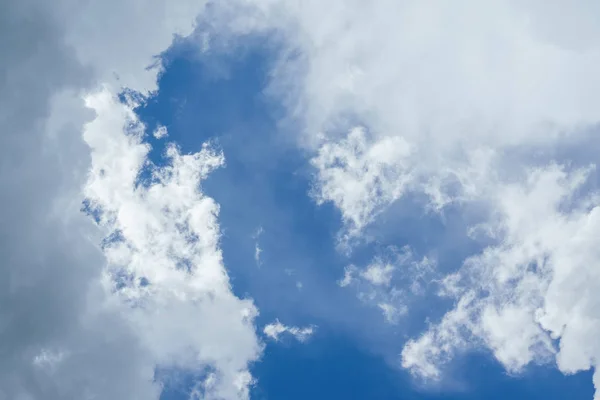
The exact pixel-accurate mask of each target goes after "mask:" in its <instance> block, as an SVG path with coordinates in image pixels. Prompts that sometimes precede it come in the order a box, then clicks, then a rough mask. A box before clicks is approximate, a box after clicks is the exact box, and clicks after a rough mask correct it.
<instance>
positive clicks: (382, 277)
mask: <svg viewBox="0 0 600 400" xmlns="http://www.w3.org/2000/svg"><path fill="white" fill-rule="evenodd" d="M434 270H435V262H433V261H432V260H430V259H429V258H427V257H423V258H422V259H420V260H419V259H417V258H416V257H415V255H414V254H413V251H412V250H411V249H410V248H409V247H404V248H402V249H396V248H395V247H391V248H389V249H386V251H383V252H381V254H380V255H377V256H375V257H374V258H373V259H372V260H371V262H370V263H368V264H367V265H366V266H365V267H362V268H361V267H358V266H356V265H354V264H351V265H349V266H347V267H346V268H344V276H343V277H342V278H341V279H340V280H339V281H338V285H339V286H340V287H348V288H352V289H353V290H355V291H356V294H357V297H358V298H359V299H360V300H361V301H362V302H364V303H365V304H369V305H371V306H376V307H377V308H378V309H379V310H380V311H381V312H382V314H383V317H384V318H385V320H386V322H388V323H391V324H396V323H398V322H399V319H400V318H401V317H402V316H405V315H406V314H407V313H408V309H409V306H410V305H411V303H412V302H414V301H415V299H416V298H418V297H421V296H423V295H424V294H426V292H427V290H426V288H425V287H426V286H427V285H428V283H429V282H431V281H432V280H433V279H434V278H435V277H436V275H435V271H434Z"/></svg>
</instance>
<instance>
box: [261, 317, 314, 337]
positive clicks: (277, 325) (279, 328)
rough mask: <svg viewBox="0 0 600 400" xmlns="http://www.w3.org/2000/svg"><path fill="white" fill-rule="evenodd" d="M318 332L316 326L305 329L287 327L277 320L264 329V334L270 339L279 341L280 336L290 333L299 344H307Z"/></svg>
mask: <svg viewBox="0 0 600 400" xmlns="http://www.w3.org/2000/svg"><path fill="white" fill-rule="evenodd" d="M315 330H316V326H313V325H311V326H307V327H304V328H299V327H297V326H287V325H284V324H282V323H281V322H279V320H275V322H272V323H270V324H268V325H266V326H265V327H264V329H263V333H264V334H265V335H266V336H267V337H268V338H270V339H272V340H275V341H279V336H281V335H282V334H284V333H288V334H290V335H292V336H293V337H294V338H296V340H298V341H299V342H302V343H304V342H306V341H307V340H308V339H309V338H310V337H311V336H312V335H313V334H314V333H315Z"/></svg>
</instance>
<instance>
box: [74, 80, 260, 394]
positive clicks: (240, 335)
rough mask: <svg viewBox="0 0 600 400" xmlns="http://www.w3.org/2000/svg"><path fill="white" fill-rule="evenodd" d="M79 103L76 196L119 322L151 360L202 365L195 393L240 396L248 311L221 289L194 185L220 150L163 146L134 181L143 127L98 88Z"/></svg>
mask: <svg viewBox="0 0 600 400" xmlns="http://www.w3.org/2000/svg"><path fill="white" fill-rule="evenodd" d="M87 104H88V107H90V108H92V109H93V110H95V111H96V113H97V117H96V119H95V120H94V121H93V122H91V123H89V124H87V125H86V127H85V130H84V140H85V141H86V143H87V144H88V145H89V146H90V148H91V155H92V167H91V172H90V177H89V179H88V182H87V185H86V187H85V191H84V193H85V195H86V200H87V202H88V207H89V209H90V211H92V212H94V214H95V215H96V216H97V219H98V220H99V224H100V226H101V227H103V228H105V229H106V232H107V241H106V242H105V244H104V253H105V254H106V257H107V260H108V267H107V273H108V275H109V279H110V282H109V284H110V285H111V287H112V289H113V290H114V291H116V294H117V295H118V296H119V298H120V300H121V301H122V302H123V303H124V304H125V305H129V306H130V307H132V309H131V310H128V311H127V313H128V320H129V323H130V324H131V325H132V326H133V328H134V331H136V332H137V334H138V337H139V339H140V341H141V342H142V343H144V344H145V345H146V349H147V351H149V352H150V353H151V354H152V357H153V359H154V362H155V364H156V365H161V366H174V367H178V368H182V367H183V368H188V369H202V368H211V370H212V371H213V372H211V374H210V380H211V383H210V385H209V387H210V390H208V388H205V391H204V394H203V396H204V397H203V398H219V399H221V398H224V399H234V398H247V397H248V392H247V391H248V387H247V386H248V384H249V383H250V382H251V379H250V373H249V371H248V363H249V362H250V361H253V360H255V359H256V358H257V357H258V354H259V353H260V346H259V344H258V341H257V338H256V335H255V332H254V326H253V318H254V316H256V315H257V310H256V308H255V307H254V305H253V304H252V302H251V301H249V300H240V299H238V298H237V297H236V296H234V295H233V293H232V292H231V286H230V284H229V278H228V276H227V272H226V271H225V268H224V266H223V259H222V255H221V251H220V249H219V236H220V233H219V226H218V222H217V216H218V211H219V207H218V205H217V204H216V203H215V202H214V200H213V199H211V198H209V197H206V196H204V195H203V194H202V192H201V191H200V185H201V181H202V179H204V178H206V176H207V175H208V174H209V173H210V172H211V171H212V170H213V169H215V168H217V167H219V166H221V165H222V164H223V162H224V158H223V155H222V154H220V153H219V152H217V151H215V150H213V149H211V148H210V146H209V145H208V144H206V145H204V146H203V148H202V150H200V151H199V152H197V153H194V154H188V155H182V154H180V153H179V151H178V150H177V148H176V147H175V145H173V144H171V145H169V146H168V147H167V149H166V154H165V156H166V157H167V159H168V165H167V166H163V167H160V168H156V167H154V168H152V166H150V167H149V168H151V175H152V176H151V178H150V179H149V182H139V179H138V178H139V176H140V173H141V172H142V168H143V167H144V166H145V165H147V156H148V152H149V150H150V149H149V146H148V145H147V144H145V143H143V142H142V138H143V135H144V132H145V127H144V125H143V124H141V123H140V122H139V121H138V120H137V119H136V117H135V114H133V112H132V111H131V106H128V105H124V104H121V103H120V102H118V101H117V99H116V98H115V97H114V96H113V95H112V94H111V93H110V91H108V90H103V91H101V92H99V93H97V94H94V95H90V96H89V97H87ZM207 321H210V324H209V325H207ZM240 377H245V378H243V379H242V381H244V382H245V384H244V385H242V386H240V385H239V384H238V381H239V380H240Z"/></svg>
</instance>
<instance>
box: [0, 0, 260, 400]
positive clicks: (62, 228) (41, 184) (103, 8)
mask: <svg viewBox="0 0 600 400" xmlns="http://www.w3.org/2000/svg"><path fill="white" fill-rule="evenodd" d="M1 3H2V13H0V49H2V54H3V62H2V63H1V65H0V73H1V74H2V76H3V77H4V78H3V79H2V81H1V82H0V128H1V130H2V133H1V134H0V144H1V146H0V152H1V153H2V154H1V157H0V159H1V160H2V161H1V163H0V184H1V186H2V187H3V190H2V193H1V194H0V201H1V204H2V207H1V211H0V220H1V221H2V227H3V229H2V231H1V233H0V237H1V238H2V239H1V240H0V247H1V249H2V251H1V254H2V259H1V261H0V265H2V267H1V268H0V275H2V279H1V281H2V285H3V289H2V290H1V293H2V295H1V296H0V321H1V324H2V326H3V327H4V328H3V329H2V333H0V338H1V339H2V341H1V344H0V348H1V351H2V354H3V358H2V362H0V370H1V371H2V373H1V374H0V398H7V399H81V398H87V397H94V398H99V399H158V398H159V396H160V391H161V388H160V382H156V381H155V380H154V377H155V376H154V371H155V367H156V366H157V364H161V365H164V366H167V367H168V366H172V365H173V366H182V367H184V368H205V369H206V370H207V373H208V375H207V378H206V379H207V380H209V377H210V378H211V379H210V385H208V384H207V385H206V388H205V389H203V390H202V396H203V398H214V397H215V396H217V397H219V398H231V399H238V398H245V397H247V389H248V384H249V383H250V382H251V377H250V375H249V374H248V372H247V363H248V362H250V361H251V360H253V359H255V358H256V357H257V355H258V353H259V351H260V346H259V344H258V341H257V338H256V335H255V333H254V328H253V325H252V319H253V316H254V315H255V314H256V309H255V308H254V306H253V305H252V303H251V302H250V301H248V300H241V299H238V298H236V297H235V296H234V295H233V294H232V293H231V290H230V287H229V283H228V279H227V275H226V273H225V270H224V267H223V265H222V261H221V255H220V250H219V248H218V223H217V220H216V218H217V214H218V207H217V205H216V204H215V203H214V201H212V200H211V199H209V198H206V197H205V196H203V195H202V194H201V192H200V191H199V186H198V185H199V181H200V180H201V178H202V177H203V176H204V174H205V173H207V171H209V170H211V169H212V168H214V167H216V166H217V165H218V164H219V163H220V162H221V161H222V156H221V155H219V154H218V153H215V152H213V151H212V150H210V149H209V148H205V149H203V150H201V151H200V152H199V153H198V154H195V155H181V154H179V153H178V152H177V150H176V149H175V148H170V150H169V153H168V155H167V156H168V157H169V160H170V161H171V162H170V164H169V165H168V166H167V167H166V168H164V169H162V170H156V171H153V172H154V178H155V181H154V183H153V184H152V185H150V186H149V187H144V186H140V187H138V184H139V182H138V181H137V180H136V177H137V175H138V174H139V173H140V169H141V168H142V167H143V166H144V165H145V162H146V161H145V159H144V157H145V154H146V152H147V150H148V149H147V147H146V146H145V145H143V144H142V143H141V142H139V132H140V129H141V128H140V127H139V126H138V125H136V124H135V118H134V116H133V115H132V113H131V109H130V108H129V107H127V106H125V105H122V104H120V103H118V102H116V101H115V97H114V96H115V95H116V94H117V93H118V92H119V91H120V90H121V88H122V87H128V88H130V89H132V90H137V91H140V92H141V93H148V92H150V91H152V90H155V89H156V73H157V69H156V68H155V69H147V68H146V67H148V66H150V65H152V64H154V63H156V60H157V59H156V58H153V57H155V56H156V55H157V54H159V53H160V52H161V51H163V50H165V49H166V48H167V47H168V46H169V44H170V43H171V41H172V37H173V34H174V33H181V34H186V33H188V32H190V30H191V29H192V27H193V24H194V19H195V16H196V15H197V14H198V13H199V12H200V11H201V10H202V7H203V3H202V2H196V1H181V2H177V3H173V2H168V1H154V2H152V4H151V5H150V4H148V3H147V2H141V1H135V0H130V1H118V2H111V1H109V2H92V3H82V2H79V1H74V0H73V1H71V0H60V1H56V2H52V3H48V2H43V1H35V0H27V1H10V0H8V1H6V0H5V1H2V2H1ZM103 83H104V84H106V86H105V89H104V90H100V85H101V84H103ZM84 99H85V101H84ZM88 107H90V108H91V109H90V108H88ZM130 122H131V123H133V126H130V127H128V126H127V124H128V123H130ZM130 129H132V130H133V131H130ZM84 130H85V141H84V140H82V133H83V132H84ZM88 146H91V148H92V152H93V156H90V147H88ZM90 168H91V175H90V176H89V178H90V181H89V183H88V184H87V185H86V191H87V195H88V198H89V201H90V203H89V205H90V206H92V208H94V210H95V212H99V216H100V217H101V218H100V227H98V226H95V225H94V224H93V223H92V222H93V221H92V220H91V219H90V218H88V217H87V216H85V215H84V214H83V213H82V212H81V211H80V209H81V201H82V200H83V198H84V194H83V193H82V187H83V186H84V185H85V184H86V181H87V179H88V171H89V170H90ZM136 188H137V189H136ZM157 196H161V199H157ZM175 197H177V199H175ZM181 207H186V209H185V212H183V211H182V210H181ZM140 217H141V218H142V223H139V222H140V220H137V218H140ZM168 217H172V218H173V219H172V220H171V221H169V223H166V222H165V220H166V218H168ZM138 223H139V224H138ZM107 234H110V236H109V237H107V238H106V239H105V240H104V241H103V240H102V238H103V237H104V236H105V235H107ZM101 242H104V245H103V246H101V245H100V244H101ZM151 245H152V246H154V245H158V246H161V247H160V248H154V247H153V248H152V249H149V248H148V246H151ZM175 260H177V262H179V264H177V265H176V261H175ZM111 291H112V292H111ZM206 320H210V321H211V323H210V329H209V328H208V325H207V324H206ZM230 324H231V325H230ZM234 338H235V339H234ZM238 339H239V340H238ZM229 340H232V341H231V342H229ZM190 348H191V349H192V351H191V352H190V351H189V350H190ZM223 351H224V352H223Z"/></svg>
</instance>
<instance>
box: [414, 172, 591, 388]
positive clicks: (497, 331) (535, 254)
mask: <svg viewBox="0 0 600 400" xmlns="http://www.w3.org/2000/svg"><path fill="white" fill-rule="evenodd" d="M589 174H590V170H589V169H583V170H581V169H580V170H573V171H568V170H566V169H565V167H562V166H558V165H550V166H548V167H545V168H543V169H534V170H531V171H530V172H529V174H528V176H527V179H526V181H525V182H515V183H513V184H503V185H500V186H498V187H496V188H495V189H494V190H493V192H492V193H493V194H494V197H495V198H494V199H490V201H494V203H495V205H496V207H495V208H494V209H495V213H496V218H495V220H493V221H492V222H489V223H488V227H487V229H486V230H487V231H488V232H490V234H492V235H494V236H496V237H499V238H500V241H499V243H498V244H495V245H491V246H489V247H486V248H485V249H484V250H483V251H482V252H481V253H480V254H476V255H474V256H472V257H470V258H469V259H467V260H466V261H465V263H464V265H463V267H462V268H461V269H460V270H459V271H458V272H457V273H455V274H453V275H451V276H449V277H448V278H446V281H445V282H444V289H445V290H444V293H445V294H446V295H448V296H451V298H454V300H455V301H456V304H457V306H456V307H455V308H454V309H453V310H451V311H450V312H448V313H447V314H446V316H445V317H444V318H443V319H442V321H441V322H440V323H439V324H436V325H434V326H432V328H431V329H430V330H429V331H428V332H427V333H425V334H424V335H423V336H422V337H420V338H418V339H416V340H413V341H410V342H409V343H408V344H407V346H406V348H405V349H404V352H403V363H404V365H405V366H406V367H408V368H411V369H413V370H414V371H415V372H417V373H419V374H424V375H430V376H435V375H437V374H439V368H438V365H443V364H444V362H445V361H447V360H448V358H449V357H451V356H452V355H453V354H454V353H455V352H457V351H462V350H465V349H467V348H469V347H473V346H481V345H484V346H486V347H489V348H490V349H491V350H492V352H493V354H494V356H495V357H496V358H497V359H498V361H500V362H501V363H502V364H503V365H504V366H505V367H506V368H507V369H508V370H509V371H512V372H518V371H520V370H521V369H522V368H523V367H525V366H526V365H527V364H529V363H531V362H537V363H543V362H547V361H549V360H553V359H554V360H556V363H557V366H558V368H559V369H560V370H561V371H563V372H565V373H575V372H577V371H581V370H587V369H590V368H597V367H598V366H597V365H596V362H595V360H596V359H598V356H599V354H598V351H599V347H597V345H596V339H594V338H593V337H594V336H595V333H596V332H598V330H597V329H598V326H599V325H598V323H599V321H600V314H598V313H597V311H596V307H595V304H597V301H598V300H597V299H596V298H597V296H596V290H595V287H597V285H598V284H600V280H599V279H600V278H599V277H598V274H597V273H596V272H594V271H595V269H597V267H596V265H597V263H598V260H599V258H598V256H599V254H598V251H597V246H596V243H595V240H594V237H595V235H596V233H597V231H598V230H599V229H600V224H599V223H598V218H597V214H598V210H599V208H598V204H599V203H598V197H597V196H595V195H594V194H593V193H592V194H591V195H590V196H585V197H581V196H578V195H577V191H578V190H580V189H581V188H582V186H583V185H584V184H585V183H586V179H587V178H588V176H589ZM553 340H557V341H558V347H557V348H556V347H555V346H554V345H553V342H552V341H553ZM597 374H598V372H596V373H595V378H594V379H595V380H596V379H597V378H596V376H597Z"/></svg>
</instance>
